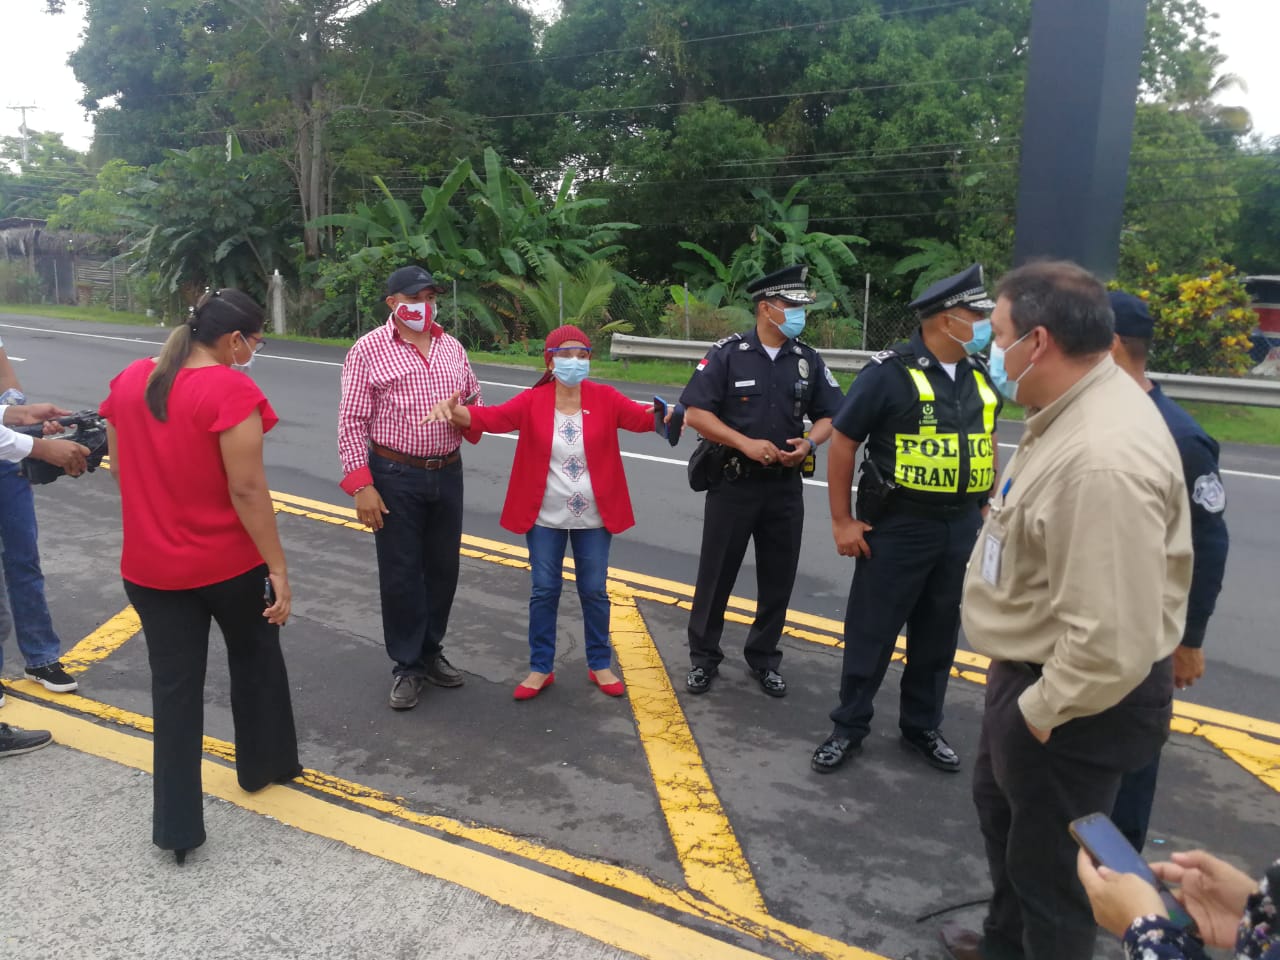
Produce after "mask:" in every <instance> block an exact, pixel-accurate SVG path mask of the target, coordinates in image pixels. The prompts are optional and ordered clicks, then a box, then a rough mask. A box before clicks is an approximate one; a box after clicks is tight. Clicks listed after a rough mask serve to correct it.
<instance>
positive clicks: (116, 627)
mask: <svg viewBox="0 0 1280 960" xmlns="http://www.w3.org/2000/svg"><path fill="white" fill-rule="evenodd" d="M141 629H142V621H140V620H139V619H138V615H137V614H136V613H135V612H134V610H133V607H125V608H124V609H123V610H121V611H120V612H119V613H117V614H116V615H115V616H114V617H112V618H111V619H110V620H108V621H107V622H106V623H104V624H103V625H102V626H100V627H99V628H98V629H97V630H95V631H93V633H91V634H89V635H88V636H87V637H85V638H84V639H83V640H81V641H80V642H79V643H77V644H76V645H75V646H74V647H72V648H71V649H70V650H68V651H67V652H66V653H64V654H63V655H62V666H63V667H65V668H66V671H67V673H84V671H86V670H88V669H89V666H90V664H94V663H97V662H98V661H99V660H105V659H106V658H107V657H109V656H111V654H113V653H115V652H116V651H117V650H118V649H120V645H121V644H123V643H124V642H125V641H126V640H128V639H129V638H130V637H132V636H134V635H135V634H137V633H138V631H140V630H141Z"/></svg>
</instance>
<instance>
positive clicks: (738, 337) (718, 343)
mask: <svg viewBox="0 0 1280 960" xmlns="http://www.w3.org/2000/svg"><path fill="white" fill-rule="evenodd" d="M741 339H742V334H740V333H731V334H729V335H728V336H727V337H721V338H720V339H719V340H717V341H716V342H715V343H713V344H712V345H711V346H712V347H723V346H724V345H725V344H726V343H733V341H735V340H741Z"/></svg>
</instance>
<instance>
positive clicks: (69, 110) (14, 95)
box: [0, 0, 1280, 150]
mask: <svg viewBox="0 0 1280 960" xmlns="http://www.w3.org/2000/svg"><path fill="white" fill-rule="evenodd" d="M1202 2H1203V3H1204V5H1205V7H1206V8H1208V9H1209V10H1210V11H1212V12H1214V13H1217V14H1218V20H1217V22H1216V29H1217V32H1218V33H1219V34H1220V36H1219V38H1218V47H1219V48H1220V49H1221V50H1222V52H1223V53H1225V54H1226V55H1227V64H1226V70H1227V71H1229V72H1231V73H1234V74H1236V75H1237V76H1239V77H1241V78H1243V79H1244V81H1245V82H1246V83H1247V84H1248V86H1249V89H1248V92H1247V93H1246V92H1241V91H1232V92H1231V93H1230V95H1229V96H1228V97H1227V98H1226V99H1227V100H1228V101H1229V102H1230V103H1231V104H1233V105H1241V106H1244V107H1247V108H1248V110H1249V112H1250V113H1251V114H1252V115H1253V125H1254V130H1255V131H1257V132H1259V133H1261V134H1264V135H1265V136H1268V137H1274V136H1280V63H1278V61H1280V56H1277V51H1278V48H1280V2H1277V0H1202ZM548 3H549V0H529V3H528V5H530V6H533V7H535V8H543V9H545V8H546V7H547V6H548ZM4 6H5V21H6V22H7V23H8V24H9V28H8V30H9V38H10V39H9V43H8V46H7V48H6V51H5V54H4V56H3V57H0V107H3V108H8V107H14V106H22V105H27V106H30V105H35V106H36V107H37V108H38V109H36V110H33V111H30V112H29V113H28V115H27V121H28V123H29V125H30V126H31V128H32V129H33V130H55V131H58V132H59V133H61V134H62V135H63V138H64V140H65V141H66V142H67V143H68V144H69V145H71V146H73V147H76V148H77V149H81V150H83V149H86V148H87V147H88V145H89V141H90V139H91V138H92V136H93V126H92V124H90V123H89V122H88V121H87V120H86V119H85V117H84V111H83V108H81V107H80V106H79V104H78V103H77V101H78V100H79V99H80V95H81V91H80V86H79V84H77V83H76V80H75V77H74V76H73V75H72V73H71V68H70V67H68V66H67V65H66V59H67V55H68V54H69V53H70V52H71V51H72V50H74V49H75V48H76V47H77V46H78V45H79V34H80V30H81V27H82V25H83V18H84V4H83V3H82V2H81V0H67V4H66V12H65V13H63V14H61V15H58V16H50V15H49V14H47V13H44V12H43V11H44V2H43V0H4ZM0 114H2V115H0V135H6V134H8V135H14V134H17V133H18V127H19V125H20V123H21V122H22V118H21V113H20V112H19V111H17V110H11V109H0Z"/></svg>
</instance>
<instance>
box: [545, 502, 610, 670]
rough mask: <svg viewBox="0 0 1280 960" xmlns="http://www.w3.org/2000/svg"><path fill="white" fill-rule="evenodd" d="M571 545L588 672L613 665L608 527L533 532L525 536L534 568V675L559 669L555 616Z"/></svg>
mask: <svg viewBox="0 0 1280 960" xmlns="http://www.w3.org/2000/svg"><path fill="white" fill-rule="evenodd" d="M570 540H571V541H572V542H573V562H574V567H575V570H576V573H577V579H578V600H579V601H580V602H581V604H582V625H583V632H584V634H585V635H586V646H587V667H588V668H590V669H592V670H605V669H607V668H608V667H609V665H610V664H611V663H612V662H613V654H612V651H611V649H610V647H609V594H608V591H607V590H606V589H605V579H606V578H607V576H608V574H609V543H610V541H612V540H613V534H611V533H610V532H609V531H608V530H606V529H605V528H604V527H594V528H592V529H590V530H555V529H552V528H551V527H539V526H534V527H532V528H531V529H530V530H529V532H528V533H526V534H525V541H526V542H527V543H528V544H529V564H530V565H531V566H532V567H533V593H532V594H531V595H530V597H529V669H530V670H532V671H534V672H535V673H550V672H551V670H552V668H553V667H554V666H555V659H556V613H557V612H558V610H559V608H560V588H561V586H563V584H564V548H565V544H566V543H567V542H568V541H570Z"/></svg>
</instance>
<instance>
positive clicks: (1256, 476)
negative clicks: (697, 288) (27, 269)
mask: <svg viewBox="0 0 1280 960" xmlns="http://www.w3.org/2000/svg"><path fill="white" fill-rule="evenodd" d="M0 328H4V329H6V330H30V331H33V332H35V333H55V334H58V335H60V336H65V337H87V338H88V339H91V340H117V341H120V342H122V343H149V344H151V345H153V346H156V347H160V346H163V345H164V341H162V340H144V339H142V338H141V337H111V336H107V335H106V334H105V333H81V332H79V331H76V330H50V329H49V328H48V327H25V326H22V325H21V324H17V323H0ZM9 359H10V360H21V359H22V358H21V357H10V358H9ZM263 360H288V361H291V362H293V363H310V364H315V365H317V366H322V367H341V366H342V364H341V363H338V362H337V361H336V360H309V359H307V358H305V357H285V356H281V355H280V354H278V353H270V352H268V351H263V352H262V353H260V354H258V356H257V358H256V359H255V361H254V362H255V363H258V362H261V361H263ZM481 363H483V361H481ZM480 383H481V384H482V385H483V386H486V387H503V388H505V389H508V390H524V389H526V387H527V384H515V383H501V382H499V381H496V380H481V381H480ZM501 436H506V434H502V435H501ZM998 446H1001V447H1004V448H1005V449H1006V450H1016V449H1017V448H1018V445H1017V444H1016V443H1001V444H998ZM622 455H623V456H624V457H630V458H631V459H633V460H649V461H652V462H653V463H669V464H672V465H675V466H680V467H683V466H686V462H685V461H684V460H676V459H673V458H671V457H653V456H649V455H648V454H643V453H626V452H623V454H622ZM1220 472H1221V473H1222V475H1223V476H1225V477H1248V478H1249V479H1252V480H1280V475H1277V474H1273V473H1250V472H1248V471H1246V470H1222V471H1220ZM804 482H805V483H807V484H808V485H809V486H812V487H825V486H826V485H827V484H826V482H825V481H822V480H805V481H804Z"/></svg>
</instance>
